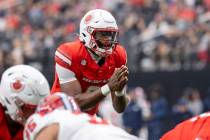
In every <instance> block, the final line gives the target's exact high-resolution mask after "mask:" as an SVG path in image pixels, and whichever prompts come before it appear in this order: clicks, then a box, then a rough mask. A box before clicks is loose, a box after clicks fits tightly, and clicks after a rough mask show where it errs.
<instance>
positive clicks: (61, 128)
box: [24, 93, 139, 140]
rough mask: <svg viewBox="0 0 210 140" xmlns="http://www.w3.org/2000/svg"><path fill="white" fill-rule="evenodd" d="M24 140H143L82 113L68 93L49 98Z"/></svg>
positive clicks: (28, 121)
mask: <svg viewBox="0 0 210 140" xmlns="http://www.w3.org/2000/svg"><path fill="white" fill-rule="evenodd" d="M24 140H139V139H138V138H137V137H135V136H132V135H130V134H128V133H126V132H125V131H124V130H123V129H121V128H118V127H115V126H113V125H112V124H110V123H109V122H107V121H105V120H102V119H101V118H98V117H95V116H91V115H88V114H86V113H81V112H80V110H79V107H78V106H77V104H76V102H75V101H74V99H73V98H72V97H70V96H68V95H66V94H64V93H55V94H53V95H51V96H48V97H47V98H46V99H44V100H43V102H40V104H39V105H38V107H37V112H36V113H35V114H33V115H32V116H31V117H30V118H29V119H28V120H27V123H26V125H25V129H24Z"/></svg>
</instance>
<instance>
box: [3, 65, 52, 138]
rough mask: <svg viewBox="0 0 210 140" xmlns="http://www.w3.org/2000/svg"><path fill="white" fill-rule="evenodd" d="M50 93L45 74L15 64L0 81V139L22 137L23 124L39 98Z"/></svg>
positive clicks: (32, 111)
mask: <svg viewBox="0 0 210 140" xmlns="http://www.w3.org/2000/svg"><path fill="white" fill-rule="evenodd" d="M49 94H50V87H49V85H48V82H47V80H46V79H45V77H44V76H43V75H42V74H41V73H40V72H39V71H38V70H36V69H34V68H32V67H30V66H26V65H16V66H13V67H11V68H9V69H7V70H6V71H5V72H4V73H3V75H2V78H1V84H0V140H23V125H24V123H25V121H26V119H27V118H28V117H29V116H30V115H31V114H32V113H34V111H35V108H36V106H37V104H38V102H39V101H40V99H42V98H44V97H45V96H47V95H49Z"/></svg>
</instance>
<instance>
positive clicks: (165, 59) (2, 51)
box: [0, 0, 210, 140]
mask: <svg viewBox="0 0 210 140" xmlns="http://www.w3.org/2000/svg"><path fill="white" fill-rule="evenodd" d="M94 8H102V9H106V10H109V11H110V12H111V13H113V15H114V16H115V17H116V20H117V23H118V26H119V29H120V35H119V41H120V42H121V44H122V45H123V46H124V47H125V48H126V50H127V53H128V67H129V70H130V74H129V83H128V90H129V94H130V96H131V98H132V100H133V101H134V102H133V104H132V105H131V106H129V107H128V108H127V110H126V112H125V113H124V114H121V115H117V114H115V113H114V112H113V110H112V109H110V107H109V104H110V101H109V99H107V101H105V102H103V104H102V105H101V108H102V111H101V113H100V115H102V116H104V117H106V118H110V119H111V120H112V121H113V123H114V124H116V125H119V126H120V127H123V128H124V129H126V130H127V131H129V132H131V133H133V134H136V135H138V134H137V133H138V132H139V130H142V131H140V132H141V133H140V135H141V136H142V137H146V138H147V139H150V140H153V139H154V140H155V139H158V137H159V136H160V135H161V134H163V133H164V132H165V131H167V130H168V129H170V128H172V127H173V126H174V125H175V124H177V123H178V122H180V121H182V120H184V119H187V118H189V117H191V116H194V115H197V114H200V113H202V112H204V111H208V110H209V109H210V74H209V69H210V23H209V22H210V0H0V74H2V72H3V71H4V70H5V69H6V68H8V67H10V66H12V65H16V64H28V65H32V66H34V67H36V68H38V69H39V70H41V71H42V72H43V73H44V75H45V76H46V77H47V79H48V80H49V82H50V84H51V85H52V82H53V78H54V58H53V57H54V52H55V50H56V48H57V47H58V45H59V44H61V43H63V42H67V41H71V40H73V39H75V38H77V37H78V31H79V26H78V25H79V22H80V19H81V18H82V16H83V15H84V14H85V13H86V12H87V11H88V10H90V9H94ZM160 95H161V96H160ZM105 108H106V111H105V112H106V113H104V111H103V110H104V109H105ZM107 110H109V111H107ZM116 118H121V120H122V121H119V120H118V119H116Z"/></svg>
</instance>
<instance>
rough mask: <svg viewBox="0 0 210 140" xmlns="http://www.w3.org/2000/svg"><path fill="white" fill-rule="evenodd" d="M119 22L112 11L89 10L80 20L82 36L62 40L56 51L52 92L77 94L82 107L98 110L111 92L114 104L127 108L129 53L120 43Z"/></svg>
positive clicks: (118, 108)
mask: <svg viewBox="0 0 210 140" xmlns="http://www.w3.org/2000/svg"><path fill="white" fill-rule="evenodd" d="M117 37H118V26H117V24H116V21H115V18H114V17H113V16H112V15H111V13H109V12H108V11H105V10H101V9H95V10H91V11H89V12H87V13H86V14H85V16H84V17H83V18H82V20H81V22H80V38H79V40H76V41H73V42H69V43H65V44H62V45H60V46H59V47H58V49H57V51H56V53H55V62H56V64H55V69H56V73H55V81H54V85H53V87H52V93H54V92H59V91H62V92H65V93H67V94H68V95H70V96H73V97H74V99H75V100H76V102H77V103H78V105H79V106H80V108H81V109H82V111H85V112H87V113H89V114H91V115H93V114H95V113H96V112H97V108H98V103H99V102H100V101H101V100H102V99H103V98H104V97H106V96H107V95H108V94H109V93H111V96H112V102H113V107H114V108H115V110H116V111H117V112H123V111H124V109H125V107H126V105H127V103H128V98H127V96H126V90H125V85H126V83H127V81H128V68H127V67H126V66H125V65H126V62H127V56H126V51H125V49H124V48H123V47H122V46H121V45H120V44H119V43H118V41H117Z"/></svg>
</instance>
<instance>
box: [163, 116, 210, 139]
mask: <svg viewBox="0 0 210 140" xmlns="http://www.w3.org/2000/svg"><path fill="white" fill-rule="evenodd" d="M161 140H210V112H206V113H203V114H201V115H199V116H196V117H193V118H191V119H189V120H186V121H184V122H182V123H180V124H178V125H177V126H176V127H175V128H174V129H172V130H170V131H169V132H167V133H166V134H165V135H163V136H162V138H161Z"/></svg>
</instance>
